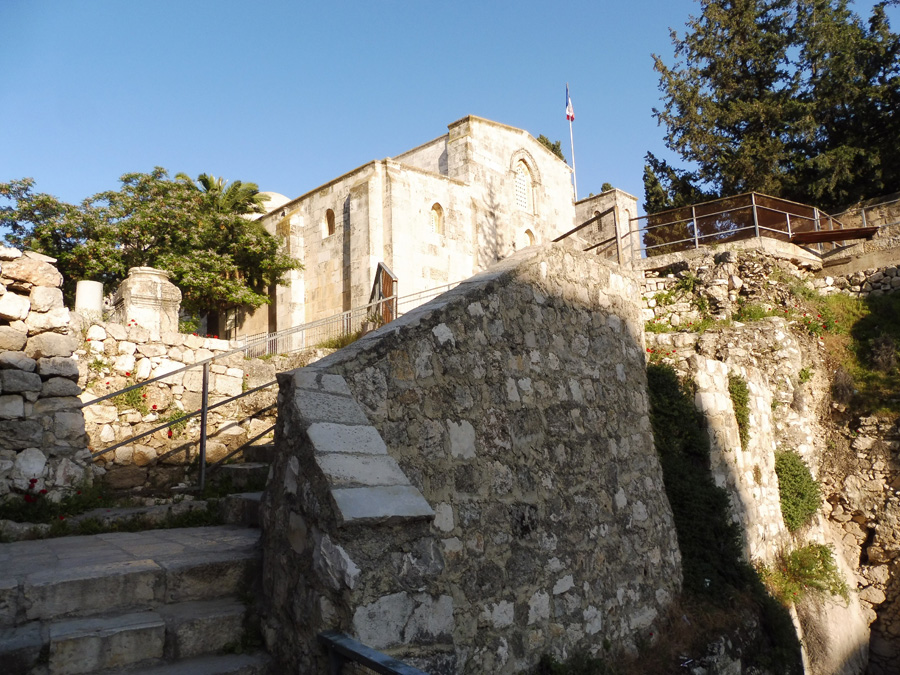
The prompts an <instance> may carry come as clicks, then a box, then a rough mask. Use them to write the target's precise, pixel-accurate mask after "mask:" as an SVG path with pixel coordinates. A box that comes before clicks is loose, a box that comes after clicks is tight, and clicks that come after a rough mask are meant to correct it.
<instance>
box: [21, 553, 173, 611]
mask: <svg viewBox="0 0 900 675" xmlns="http://www.w3.org/2000/svg"><path fill="white" fill-rule="evenodd" d="M162 582H163V571H162V569H161V568H160V566H159V565H158V564H157V563H155V562H154V561H152V560H127V561H115V562H104V563H98V564H96V565H83V566H77V567H72V568H66V567H62V568H58V569H48V570H44V571H39V572H34V573H33V574H30V575H28V576H27V577H26V578H25V581H24V583H23V586H22V589H23V593H22V597H23V599H24V600H25V606H26V607H27V609H26V611H25V615H26V618H27V619H29V620H34V619H49V618H53V617H63V616H67V615H72V614H90V613H99V612H108V611H115V610H117V609H122V608H129V609H138V608H143V607H147V608H149V607H151V606H152V605H153V604H154V603H155V602H158V601H159V599H160V597H161V595H162V589H163V586H162Z"/></svg>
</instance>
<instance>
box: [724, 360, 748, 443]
mask: <svg viewBox="0 0 900 675" xmlns="http://www.w3.org/2000/svg"><path fill="white" fill-rule="evenodd" d="M728 393H729V394H730V395H731V406H732V407H733V408H734V419H735V421H736V422H737V425H738V433H739V434H740V437H741V450H746V449H747V443H749V442H750V388H749V387H748V386H747V380H745V379H744V378H743V377H741V376H740V375H736V374H735V373H729V374H728Z"/></svg>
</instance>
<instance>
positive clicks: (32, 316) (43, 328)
mask: <svg viewBox="0 0 900 675" xmlns="http://www.w3.org/2000/svg"><path fill="white" fill-rule="evenodd" d="M25 325H26V326H28V334H29V335H37V334H39V333H47V332H56V333H61V332H64V329H65V328H66V327H67V326H68V325H69V310H68V309H66V308H65V307H57V308H56V309H51V310H50V311H49V312H30V313H29V314H28V317H27V318H26V319H25Z"/></svg>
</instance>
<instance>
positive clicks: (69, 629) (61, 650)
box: [47, 612, 166, 675]
mask: <svg viewBox="0 0 900 675" xmlns="http://www.w3.org/2000/svg"><path fill="white" fill-rule="evenodd" d="M49 633H50V636H49V641H50V659H49V661H48V664H47V665H48V669H49V675H81V674H82V673H93V672H96V671H98V670H109V669H118V670H121V669H123V668H127V667H128V666H131V665H134V664H138V663H141V662H146V661H150V660H153V659H161V658H162V657H163V654H164V650H165V643H166V624H165V621H164V620H163V618H162V617H161V616H160V615H159V614H158V613H157V612H136V613H133V614H124V615H114V616H94V617H89V618H86V619H66V620H63V621H56V622H53V623H52V624H50V627H49Z"/></svg>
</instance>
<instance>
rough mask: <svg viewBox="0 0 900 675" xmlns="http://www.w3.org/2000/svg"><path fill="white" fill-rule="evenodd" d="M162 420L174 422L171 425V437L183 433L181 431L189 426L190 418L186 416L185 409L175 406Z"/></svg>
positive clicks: (169, 432)
mask: <svg viewBox="0 0 900 675" xmlns="http://www.w3.org/2000/svg"><path fill="white" fill-rule="evenodd" d="M160 422H163V423H169V422H172V423H173V424H172V426H170V427H169V430H168V436H169V438H172V437H176V438H177V437H178V436H180V435H181V432H182V431H184V430H185V428H186V427H187V423H188V420H187V419H186V417H185V413H184V411H183V410H179V409H178V408H173V409H172V412H170V413H169V414H168V415H167V416H166V417H163V418H161V419H160Z"/></svg>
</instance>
